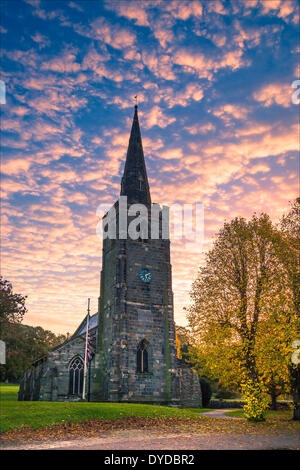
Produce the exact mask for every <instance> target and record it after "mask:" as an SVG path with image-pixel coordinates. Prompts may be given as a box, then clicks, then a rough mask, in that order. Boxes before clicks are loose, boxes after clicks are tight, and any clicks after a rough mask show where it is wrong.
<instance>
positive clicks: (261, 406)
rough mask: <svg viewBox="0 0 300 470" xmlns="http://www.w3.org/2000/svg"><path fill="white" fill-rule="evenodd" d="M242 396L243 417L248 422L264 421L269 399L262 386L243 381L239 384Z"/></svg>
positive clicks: (247, 380) (250, 381)
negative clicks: (243, 403)
mask: <svg viewBox="0 0 300 470" xmlns="http://www.w3.org/2000/svg"><path fill="white" fill-rule="evenodd" d="M241 389H242V396H243V398H244V400H245V401H246V404H245V405H244V406H243V410H244V414H245V417H246V418H247V419H248V421H255V422H258V421H264V420H265V415H266V411H267V409H268V407H269V399H268V396H267V394H266V392H265V391H264V390H263V389H262V386H261V385H260V384H258V383H256V382H254V381H252V380H250V379H244V381H243V382H242V383H241Z"/></svg>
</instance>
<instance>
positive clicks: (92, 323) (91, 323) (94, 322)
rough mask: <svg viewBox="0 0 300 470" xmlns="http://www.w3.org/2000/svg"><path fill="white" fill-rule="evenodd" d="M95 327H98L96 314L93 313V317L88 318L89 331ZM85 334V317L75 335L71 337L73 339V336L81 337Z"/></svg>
mask: <svg viewBox="0 0 300 470" xmlns="http://www.w3.org/2000/svg"><path fill="white" fill-rule="evenodd" d="M97 326H98V313H95V315H92V316H91V317H90V321H89V329H90V330H92V329H94V328H97ZM85 332H86V317H85V319H84V321H83V322H82V323H81V325H79V328H78V329H77V330H76V331H75V333H74V335H73V338H74V337H75V336H81V335H83V334H84V333H85Z"/></svg>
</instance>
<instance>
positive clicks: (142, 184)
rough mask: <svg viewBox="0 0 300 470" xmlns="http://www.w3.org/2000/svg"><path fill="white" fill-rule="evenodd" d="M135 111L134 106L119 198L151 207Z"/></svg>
mask: <svg viewBox="0 0 300 470" xmlns="http://www.w3.org/2000/svg"><path fill="white" fill-rule="evenodd" d="M137 109H138V107H137V105H135V107H134V117H133V123H132V127H131V133H130V139H129V145H128V150H127V156H126V163H125V168H124V174H123V178H122V182H121V196H127V201H128V203H129V204H134V203H139V204H145V205H151V197H150V190H149V184H148V178H147V171H146V165H145V159H144V152H143V145H142V137H141V131H140V125H139V118H138V111H137Z"/></svg>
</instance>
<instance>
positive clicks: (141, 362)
mask: <svg viewBox="0 0 300 470" xmlns="http://www.w3.org/2000/svg"><path fill="white" fill-rule="evenodd" d="M136 359H137V361H136V365H137V372H139V373H144V372H148V351H147V347H146V342H145V340H143V341H141V342H140V344H139V345H138V348H137V358H136Z"/></svg>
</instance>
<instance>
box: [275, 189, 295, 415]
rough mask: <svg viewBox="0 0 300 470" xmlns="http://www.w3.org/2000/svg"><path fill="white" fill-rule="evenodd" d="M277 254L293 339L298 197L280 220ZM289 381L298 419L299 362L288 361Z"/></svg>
mask: <svg viewBox="0 0 300 470" xmlns="http://www.w3.org/2000/svg"><path fill="white" fill-rule="evenodd" d="M276 248H277V256H278V258H279V259H280V261H281V263H282V266H283V267H284V270H285V274H286V278H285V279H286V284H287V287H288V289H289V291H290V292H291V299H292V308H291V309H290V315H289V321H290V323H292V324H294V325H295V336H294V337H293V340H296V339H300V198H297V199H296V200H295V201H294V202H293V203H292V205H291V209H290V211H289V212H288V213H287V214H286V215H284V216H283V217H282V219H281V222H280V236H279V237H278V238H277V240H276ZM289 373H290V383H291V389H292V396H293V402H294V419H295V420H300V364H298V365H297V364H293V363H292V361H291V360H290V361H289Z"/></svg>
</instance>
